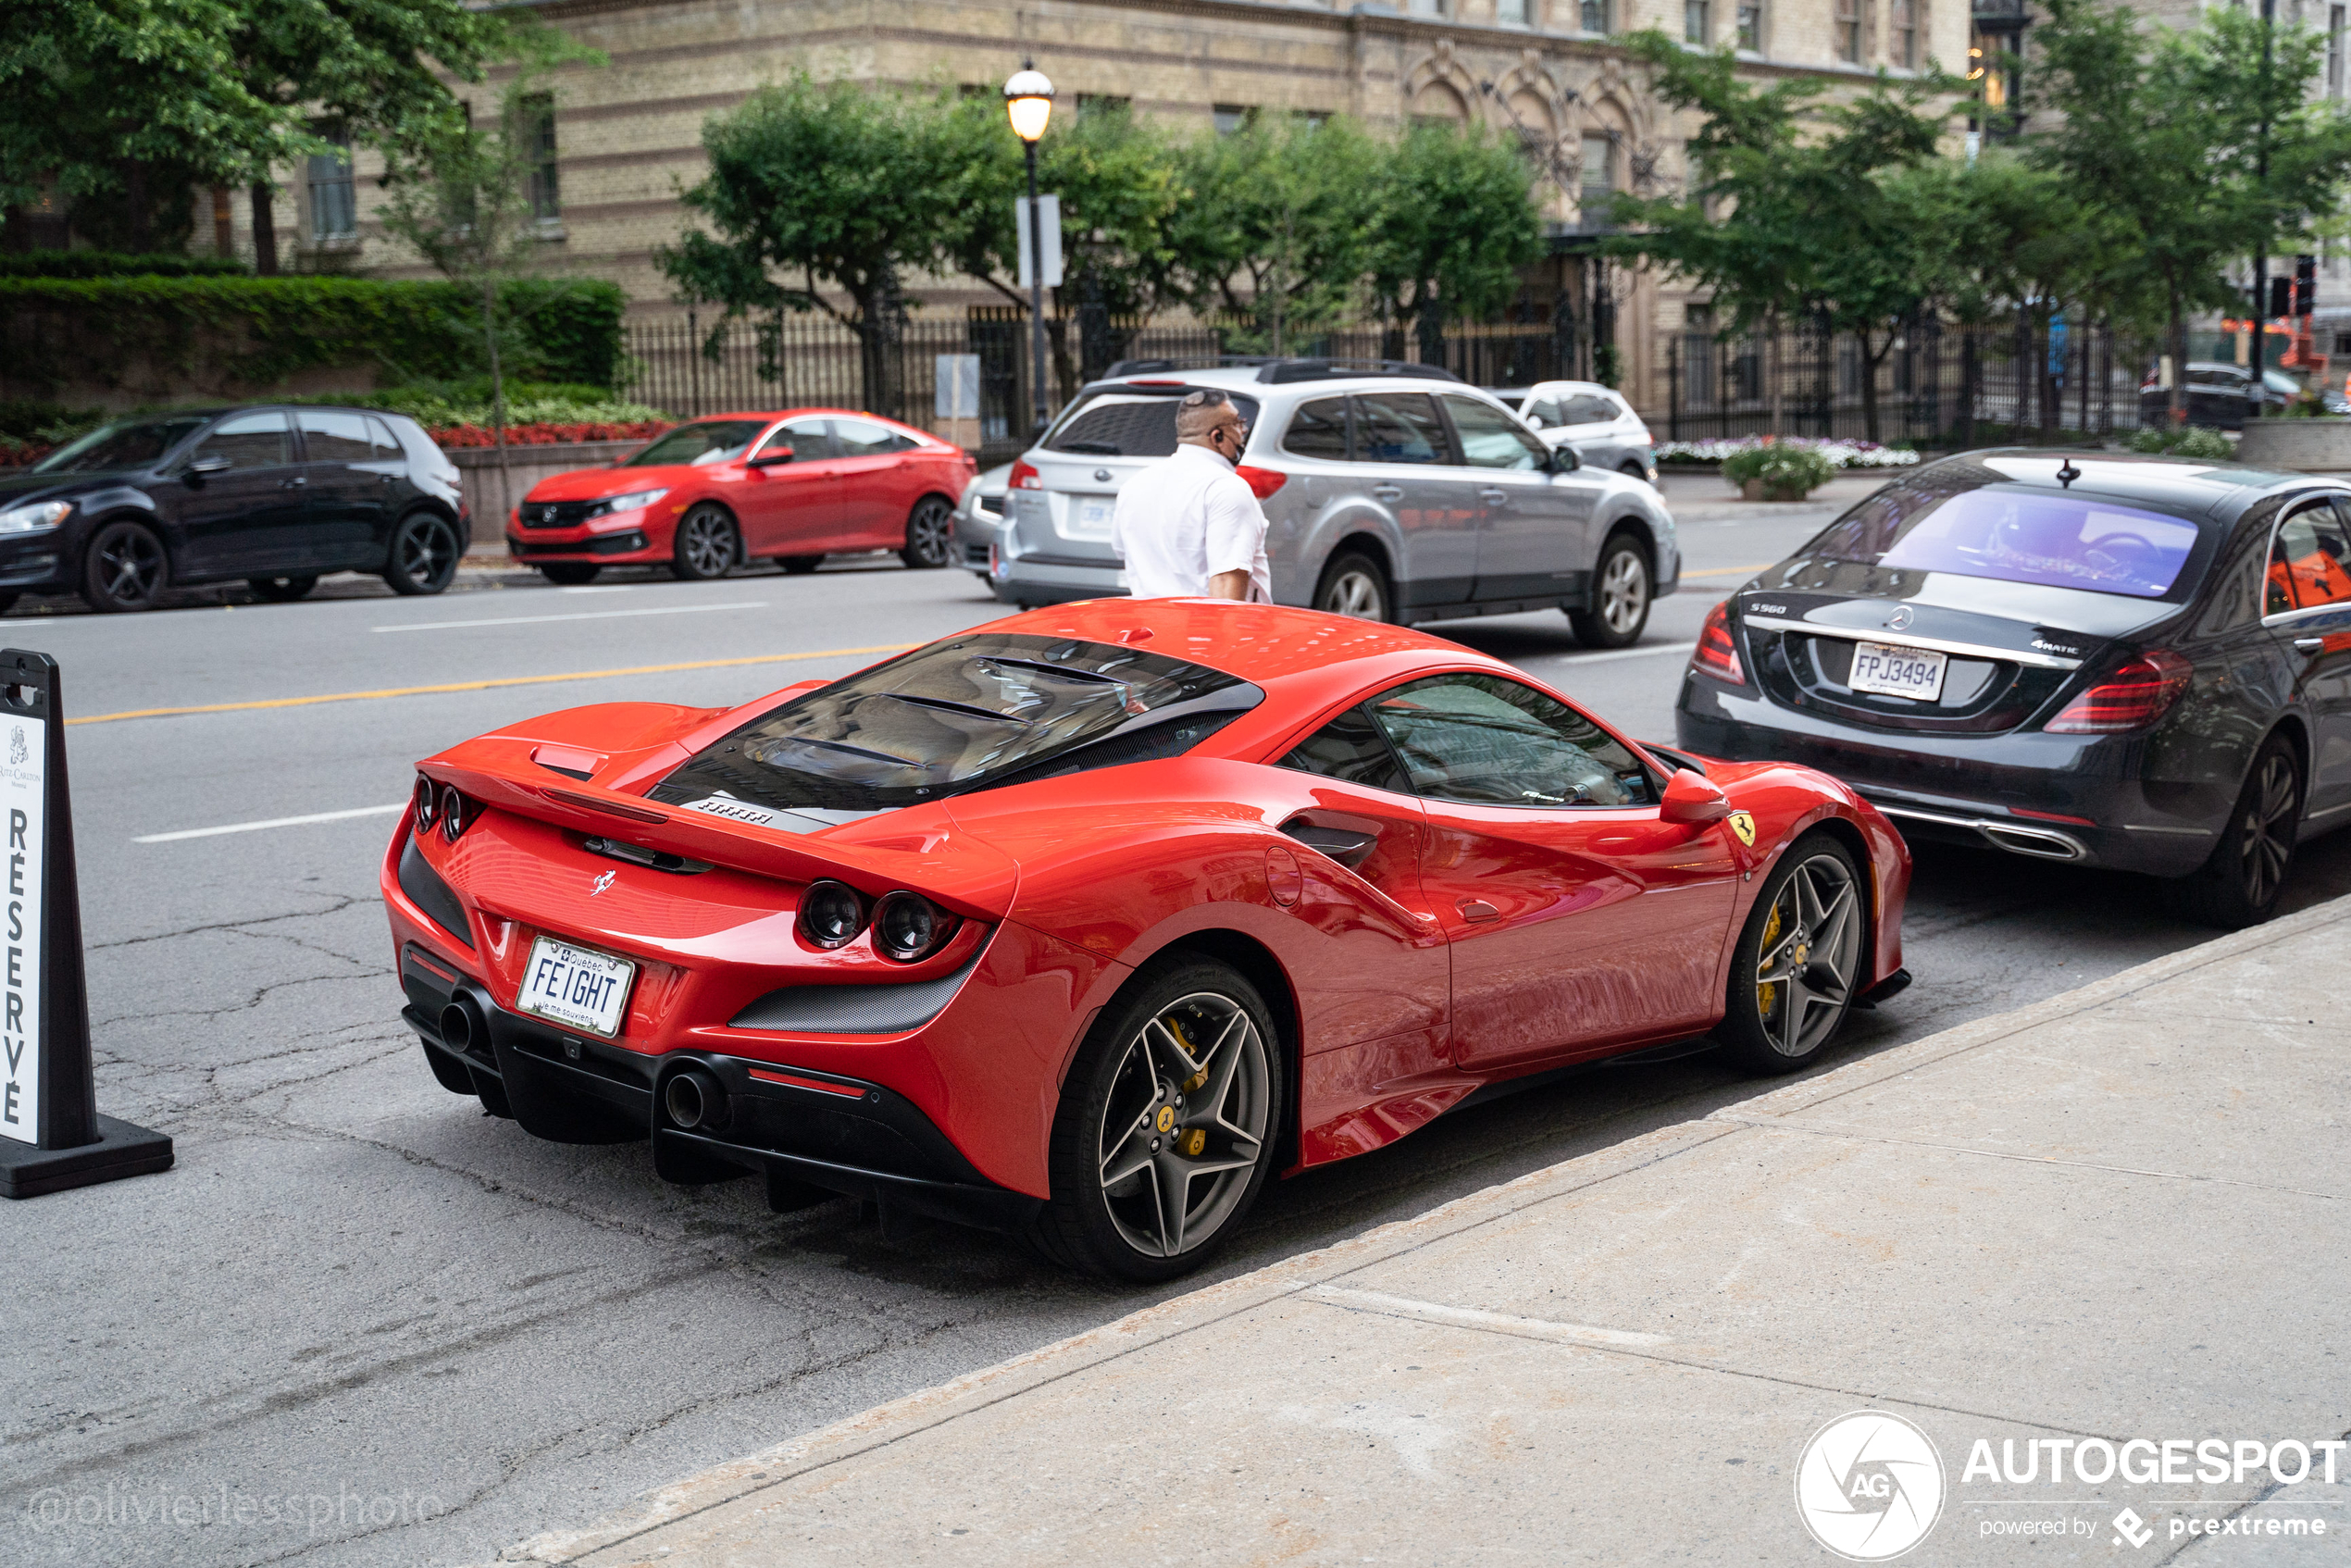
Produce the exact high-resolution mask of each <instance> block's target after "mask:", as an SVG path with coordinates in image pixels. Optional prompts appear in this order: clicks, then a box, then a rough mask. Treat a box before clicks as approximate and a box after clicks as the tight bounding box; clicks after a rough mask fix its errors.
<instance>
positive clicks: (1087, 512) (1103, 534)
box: [1069, 499, 1118, 539]
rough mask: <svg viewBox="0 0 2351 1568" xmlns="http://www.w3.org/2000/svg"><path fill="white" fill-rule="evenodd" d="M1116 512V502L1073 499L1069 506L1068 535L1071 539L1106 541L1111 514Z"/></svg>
mask: <svg viewBox="0 0 2351 1568" xmlns="http://www.w3.org/2000/svg"><path fill="white" fill-rule="evenodd" d="M1117 510H1118V503H1117V502H1116V501H1109V500H1105V501H1084V500H1077V499H1073V500H1072V501H1071V502H1070V505H1069V533H1070V537H1071V538H1073V539H1108V538H1109V537H1110V519H1111V514H1112V513H1113V512H1115V511H1117Z"/></svg>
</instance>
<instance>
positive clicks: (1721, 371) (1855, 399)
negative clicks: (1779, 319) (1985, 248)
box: [1643, 320, 2162, 447]
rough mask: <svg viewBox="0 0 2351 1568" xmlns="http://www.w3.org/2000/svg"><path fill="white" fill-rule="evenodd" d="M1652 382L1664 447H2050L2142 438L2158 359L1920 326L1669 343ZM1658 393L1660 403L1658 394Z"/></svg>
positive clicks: (2097, 339) (2074, 340) (2146, 348)
mask: <svg viewBox="0 0 2351 1568" xmlns="http://www.w3.org/2000/svg"><path fill="white" fill-rule="evenodd" d="M2155 352H2156V351H2155V349H2154V348H2153V347H2152V346H2151V345H2149V344H2146V343H2144V342H2140V341H2138V340H2137V339H2135V338H2133V337H2132V336H2130V335H2128V334H2123V333H2118V332H2115V331H2113V330H2109V329H2108V328H2106V327H2104V326H2102V325H2098V324H2095V323H2093V324H2083V323H2079V322H2071V323H2069V322H2066V321H2063V320H2059V321H2056V322H2052V323H2042V322H2035V321H2032V320H2019V321H2014V322H2008V323H2002V324H1997V325H1991V326H1959V325H1953V324H1949V323H1945V322H1939V321H1932V320H1929V321H1922V322H1919V323H1917V324H1915V325H1913V326H1912V327H1910V328H1909V329H1907V330H1903V331H1901V332H1899V333H1897V334H1896V335H1895V337H1894V338H1893V339H1892V341H1891V342H1887V341H1885V340H1880V341H1878V342H1874V343H1864V342H1862V341H1861V340H1860V339H1859V338H1858V337H1855V336H1853V335H1850V334H1841V333H1832V332H1826V331H1822V330H1818V329H1815V328H1807V329H1805V330H1797V331H1792V332H1787V333H1784V334H1782V335H1781V336H1779V337H1778V338H1777V339H1776V340H1773V339H1771V338H1768V337H1766V336H1764V335H1762V334H1756V335H1752V336H1748V337H1738V338H1718V337H1716V336H1713V335H1711V334H1709V333H1704V332H1686V333H1674V334H1669V335H1667V336H1665V337H1664V338H1663V339H1662V341H1661V359H1662V363H1661V364H1659V365H1657V366H1655V367H1653V373H1652V375H1651V377H1650V379H1649V381H1650V389H1651V391H1650V394H1649V397H1648V402H1649V404H1651V406H1649V407H1648V408H1645V409H1644V410H1643V417H1645V418H1646V419H1647V420H1648V423H1649V426H1650V429H1651V430H1652V431H1653V432H1654V433H1655V434H1657V435H1659V436H1661V437H1662V438H1663V439H1665V440H1667V441H1705V440H1709V439H1729V438H1735V437H1740V436H1750V435H1760V434H1763V433H1765V432H1767V431H1772V430H1773V429H1777V431H1778V433H1780V434H1782V435H1789V436H1812V437H1822V438H1829V439H1835V440H1845V441H1853V440H1871V439H1874V440H1876V441H1879V442H1887V443H1892V442H1909V443H1912V444H1915V445H1919V446H1955V447H1962V446H1977V445H1984V444H1988V443H1991V442H2071V441H2077V440H2082V439H2084V438H2093V439H2095V438H2099V437H2104V436H2108V435H2112V434H2114V433H2116V432H2118V431H2127V430H2134V429H2138V428H2139V426H2140V423H2141V420H2142V411H2143V409H2144V410H2146V418H2147V419H2148V420H2149V421H2150V422H2154V421H2157V420H2159V419H2160V418H2161V417H2162V411H2161V408H2160V405H2159V404H2158V402H2156V401H2155V400H2154V399H2150V400H2148V401H2146V402H2145V403H2143V402H2142V399H2141V394H2140V386H2141V383H2142V380H2143V377H2144V373H2145V372H2146V369H2147V368H2148V367H2150V366H2152V365H2153V363H2154V355H2155ZM1660 393H1661V394H1662V396H1661V397H1660V396H1659V394H1660Z"/></svg>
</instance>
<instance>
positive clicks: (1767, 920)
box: [1755, 900, 1780, 1018]
mask: <svg viewBox="0 0 2351 1568" xmlns="http://www.w3.org/2000/svg"><path fill="white" fill-rule="evenodd" d="M1779 935H1780V906H1779V903H1778V902H1777V901H1776V900H1774V901H1773V904H1772V912H1771V914H1770V915H1766V916H1765V917H1764V921H1763V940H1761V941H1760V942H1758V943H1756V945H1755V951H1756V952H1757V953H1758V954H1759V955H1760V954H1762V953H1766V952H1771V951H1772V944H1773V942H1774V941H1776V940H1778V939H1779ZM1779 999H1780V983H1779V981H1777V980H1759V981H1757V982H1756V984H1755V1011H1756V1014H1757V1015H1758V1016H1759V1017H1763V1018H1769V1017H1770V1016H1771V1015H1772V1008H1773V1004H1774V1003H1776V1002H1778V1001H1779Z"/></svg>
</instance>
